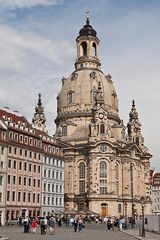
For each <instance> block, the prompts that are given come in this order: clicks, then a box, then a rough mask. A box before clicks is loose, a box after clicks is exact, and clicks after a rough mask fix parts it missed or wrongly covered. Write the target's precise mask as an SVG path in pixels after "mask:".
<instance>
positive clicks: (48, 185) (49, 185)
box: [48, 184, 50, 192]
mask: <svg viewBox="0 0 160 240" xmlns="http://www.w3.org/2000/svg"><path fill="white" fill-rule="evenodd" d="M48 192H50V184H48Z"/></svg>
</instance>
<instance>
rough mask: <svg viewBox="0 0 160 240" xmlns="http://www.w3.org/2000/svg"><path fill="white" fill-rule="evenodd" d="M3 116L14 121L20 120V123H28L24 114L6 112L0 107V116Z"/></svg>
mask: <svg viewBox="0 0 160 240" xmlns="http://www.w3.org/2000/svg"><path fill="white" fill-rule="evenodd" d="M3 116H6V117H7V118H11V119H12V121H13V122H15V123H18V122H22V123H26V124H27V125H30V124H29V122H28V121H27V119H26V118H25V117H24V116H18V115H16V114H14V113H11V112H7V111H5V110H3V109H0V117H3Z"/></svg>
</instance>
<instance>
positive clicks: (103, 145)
mask: <svg viewBox="0 0 160 240" xmlns="http://www.w3.org/2000/svg"><path fill="white" fill-rule="evenodd" d="M100 150H101V152H106V151H107V144H105V143H103V144H101V145H100Z"/></svg>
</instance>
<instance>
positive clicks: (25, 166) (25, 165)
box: [24, 162, 27, 171]
mask: <svg viewBox="0 0 160 240" xmlns="http://www.w3.org/2000/svg"><path fill="white" fill-rule="evenodd" d="M24 171H27V163H26V162H25V163H24Z"/></svg>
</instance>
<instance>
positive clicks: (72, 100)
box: [67, 91, 74, 104]
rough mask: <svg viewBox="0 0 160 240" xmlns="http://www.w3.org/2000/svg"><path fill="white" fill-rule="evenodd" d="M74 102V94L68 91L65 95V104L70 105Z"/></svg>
mask: <svg viewBox="0 0 160 240" xmlns="http://www.w3.org/2000/svg"><path fill="white" fill-rule="evenodd" d="M73 102H74V92H72V91H70V92H68V94H67V103H68V104H71V103H73Z"/></svg>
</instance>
